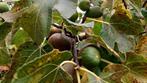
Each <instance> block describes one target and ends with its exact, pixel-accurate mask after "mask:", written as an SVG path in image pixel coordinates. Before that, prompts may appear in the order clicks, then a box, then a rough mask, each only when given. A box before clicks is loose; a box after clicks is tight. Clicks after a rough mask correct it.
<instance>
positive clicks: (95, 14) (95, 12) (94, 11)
mask: <svg viewBox="0 0 147 83" xmlns="http://www.w3.org/2000/svg"><path fill="white" fill-rule="evenodd" d="M102 15H103V13H102V10H101V9H100V7H98V6H94V7H91V8H90V9H89V11H87V12H86V16H87V17H90V18H99V17H101V16H102Z"/></svg>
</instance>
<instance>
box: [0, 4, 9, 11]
mask: <svg viewBox="0 0 147 83" xmlns="http://www.w3.org/2000/svg"><path fill="white" fill-rule="evenodd" d="M7 11H9V6H8V4H7V3H5V2H0V13H3V12H7Z"/></svg>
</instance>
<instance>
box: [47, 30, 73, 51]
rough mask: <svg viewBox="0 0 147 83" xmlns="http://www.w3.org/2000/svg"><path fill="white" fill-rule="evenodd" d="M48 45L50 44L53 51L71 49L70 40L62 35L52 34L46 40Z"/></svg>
mask: <svg viewBox="0 0 147 83" xmlns="http://www.w3.org/2000/svg"><path fill="white" fill-rule="evenodd" d="M48 43H50V44H51V45H52V46H53V47H54V48H55V49H59V50H60V51H64V50H70V49H71V38H69V37H67V36H65V35H64V34H62V33H54V34H52V35H51V36H50V37H49V39H48Z"/></svg>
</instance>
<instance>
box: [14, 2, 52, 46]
mask: <svg viewBox="0 0 147 83" xmlns="http://www.w3.org/2000/svg"><path fill="white" fill-rule="evenodd" d="M48 3H49V2H48ZM47 5H48V4H47V3H45V2H44V1H43V2H41V5H39V4H34V5H32V6H30V7H29V8H28V9H27V10H26V11H25V12H24V13H23V14H22V17H19V18H18V19H17V22H16V23H15V25H14V27H22V28H23V29H24V30H25V31H26V32H27V33H28V34H29V36H30V37H31V38H32V39H33V40H34V41H35V42H36V43H37V44H40V43H41V42H42V41H43V39H44V38H45V37H47V35H48V33H49V28H50V25H51V14H52V9H51V7H50V8H48V6H47ZM28 20H29V21H28Z"/></svg>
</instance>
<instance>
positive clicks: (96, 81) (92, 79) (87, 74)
mask: <svg viewBox="0 0 147 83" xmlns="http://www.w3.org/2000/svg"><path fill="white" fill-rule="evenodd" d="M79 74H80V76H81V83H108V82H107V81H105V80H103V79H101V78H100V77H98V76H97V75H96V74H94V73H93V72H91V71H89V70H87V69H85V68H79Z"/></svg>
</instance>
